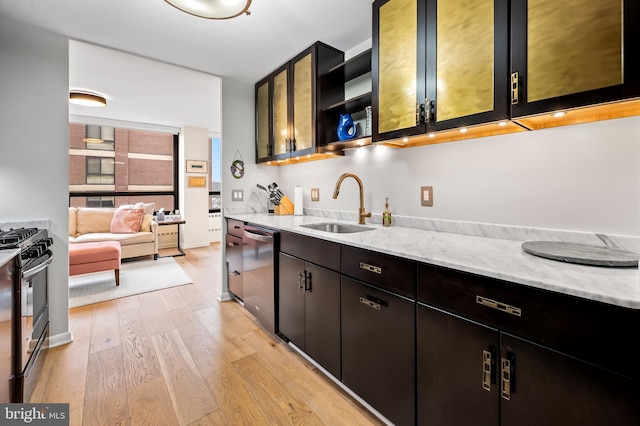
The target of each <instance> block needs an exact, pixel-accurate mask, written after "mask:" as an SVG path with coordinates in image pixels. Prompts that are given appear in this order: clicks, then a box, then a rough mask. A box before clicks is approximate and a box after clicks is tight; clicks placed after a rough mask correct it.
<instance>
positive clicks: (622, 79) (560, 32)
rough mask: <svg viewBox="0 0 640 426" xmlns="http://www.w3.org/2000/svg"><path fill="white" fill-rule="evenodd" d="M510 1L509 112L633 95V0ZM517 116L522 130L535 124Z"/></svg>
mask: <svg viewBox="0 0 640 426" xmlns="http://www.w3.org/2000/svg"><path fill="white" fill-rule="evenodd" d="M511 5H512V6H511V72H512V74H511V84H512V86H511V95H510V97H511V101H510V102H511V116H512V117H513V118H515V119H517V118H520V117H525V116H532V115H536V114H543V115H544V116H549V114H547V113H552V112H555V111H559V110H563V111H564V110H567V109H572V108H576V107H584V106H590V105H595V104H603V103H607V102H612V101H620V100H624V99H630V98H634V97H638V96H640V55H639V53H640V29H639V27H638V22H640V3H639V2H638V1H637V0H601V1H591V0H573V1H570V2H556V1H553V0H512V3H511ZM544 120H548V118H544V117H543V118H542V121H544ZM518 121H519V122H521V123H523V124H524V125H526V126H527V127H529V128H538V126H539V125H541V122H540V120H536V119H532V120H518Z"/></svg>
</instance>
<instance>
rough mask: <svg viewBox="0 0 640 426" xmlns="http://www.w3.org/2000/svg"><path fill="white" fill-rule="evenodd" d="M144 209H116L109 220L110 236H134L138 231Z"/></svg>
mask: <svg viewBox="0 0 640 426" xmlns="http://www.w3.org/2000/svg"><path fill="white" fill-rule="evenodd" d="M143 216H144V209H118V210H116V211H115V213H114V214H113V219H111V233H112V234H135V233H136V232H138V231H140V225H141V224H142V217H143Z"/></svg>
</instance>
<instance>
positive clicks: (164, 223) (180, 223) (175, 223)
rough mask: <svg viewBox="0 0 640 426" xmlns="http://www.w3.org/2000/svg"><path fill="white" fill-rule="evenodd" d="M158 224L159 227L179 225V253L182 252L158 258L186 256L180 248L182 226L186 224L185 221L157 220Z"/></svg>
mask: <svg viewBox="0 0 640 426" xmlns="http://www.w3.org/2000/svg"><path fill="white" fill-rule="evenodd" d="M156 222H157V223H158V226H168V225H178V226H177V229H178V235H177V236H178V251H179V252H180V253H178V254H171V255H168V256H160V255H158V257H175V256H184V251H183V250H182V248H181V247H180V225H184V224H185V221H184V219H167V220H157V221H156Z"/></svg>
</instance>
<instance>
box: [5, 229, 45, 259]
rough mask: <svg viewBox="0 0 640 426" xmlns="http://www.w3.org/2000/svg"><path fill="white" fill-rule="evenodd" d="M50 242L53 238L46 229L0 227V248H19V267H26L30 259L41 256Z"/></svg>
mask: <svg viewBox="0 0 640 426" xmlns="http://www.w3.org/2000/svg"><path fill="white" fill-rule="evenodd" d="M52 244H53V240H52V239H51V238H49V233H48V231H47V230H46V229H41V228H12V229H7V230H3V229H0V250H6V249H19V250H20V267H21V268H24V267H26V266H27V264H28V263H29V261H30V259H31V261H32V259H37V258H39V257H41V256H42V255H43V254H44V253H45V252H46V251H47V249H48V248H49V246H51V245H52Z"/></svg>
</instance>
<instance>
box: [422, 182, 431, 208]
mask: <svg viewBox="0 0 640 426" xmlns="http://www.w3.org/2000/svg"><path fill="white" fill-rule="evenodd" d="M420 204H421V205H423V206H425V207H433V186H422V187H420Z"/></svg>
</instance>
